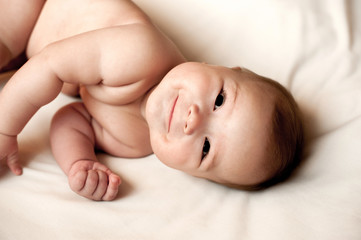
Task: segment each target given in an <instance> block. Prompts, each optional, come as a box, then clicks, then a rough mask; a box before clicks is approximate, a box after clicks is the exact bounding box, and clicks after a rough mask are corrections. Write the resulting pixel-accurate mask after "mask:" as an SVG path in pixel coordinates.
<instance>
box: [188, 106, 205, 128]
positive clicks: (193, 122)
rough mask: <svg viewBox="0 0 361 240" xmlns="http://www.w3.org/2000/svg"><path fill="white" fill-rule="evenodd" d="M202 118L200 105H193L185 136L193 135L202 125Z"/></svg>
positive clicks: (190, 109) (190, 108)
mask: <svg viewBox="0 0 361 240" xmlns="http://www.w3.org/2000/svg"><path fill="white" fill-rule="evenodd" d="M201 122H202V117H201V114H200V110H199V107H198V105H196V104H192V105H191V106H190V107H189V108H188V117H187V121H186V123H185V126H184V133H185V134H192V133H193V132H194V131H195V130H196V129H197V128H198V127H199V125H200V124H201Z"/></svg>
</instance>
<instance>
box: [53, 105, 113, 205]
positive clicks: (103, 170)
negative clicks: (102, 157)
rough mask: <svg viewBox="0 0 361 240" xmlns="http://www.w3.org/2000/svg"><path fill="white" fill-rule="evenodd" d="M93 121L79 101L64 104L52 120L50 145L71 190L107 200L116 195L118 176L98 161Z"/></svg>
mask: <svg viewBox="0 0 361 240" xmlns="http://www.w3.org/2000/svg"><path fill="white" fill-rule="evenodd" d="M92 121H94V120H92V118H91V116H90V114H89V113H88V111H87V110H86V108H85V107H84V105H83V104H82V103H79V102H78V103H72V104H70V105H67V106H65V107H63V108H62V109H60V110H59V111H58V112H57V113H56V115H55V116H54V118H53V121H52V124H51V128H50V141H51V147H52V150H53V154H54V157H55V159H56V161H57V162H58V164H59V166H60V167H61V168H62V169H63V171H64V172H65V174H66V175H67V176H68V180H69V185H70V188H71V189H72V190H73V191H74V192H76V193H78V194H79V195H81V196H83V197H86V198H89V199H92V200H98V201H99V200H105V201H109V200H113V199H114V198H115V197H116V196H117V193H118V187H119V184H120V178H119V176H117V175H116V174H114V173H113V172H112V171H111V170H110V169H109V168H107V167H106V166H105V165H103V164H101V163H99V162H98V161H97V158H96V155H95V153H94V146H95V135H94V131H93V128H92Z"/></svg>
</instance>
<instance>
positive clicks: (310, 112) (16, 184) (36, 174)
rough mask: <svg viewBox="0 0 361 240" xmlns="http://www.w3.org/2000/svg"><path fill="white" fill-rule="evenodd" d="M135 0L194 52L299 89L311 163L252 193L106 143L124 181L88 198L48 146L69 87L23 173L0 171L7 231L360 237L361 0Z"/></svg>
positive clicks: (25, 153) (33, 139)
mask: <svg viewBox="0 0 361 240" xmlns="http://www.w3.org/2000/svg"><path fill="white" fill-rule="evenodd" d="M135 2H136V3H137V4H138V5H139V6H140V7H141V8H143V9H144V10H145V11H146V12H147V13H148V14H149V15H150V17H151V18H152V19H153V20H154V22H155V23H156V24H158V26H159V27H160V28H161V29H162V30H163V31H164V32H165V33H166V34H168V35H169V37H170V38H171V39H172V40H174V41H175V43H176V44H177V45H178V46H179V47H180V49H181V50H182V51H183V52H184V54H185V56H186V57H187V58H188V59H189V60H191V61H204V62H208V63H212V64H220V65H226V66H238V65H241V66H244V67H247V68H249V69H251V70H253V71H255V72H257V73H259V74H262V75H265V76H267V77H270V78H273V79H277V80H278V81H279V82H280V83H282V84H283V85H285V86H286V87H287V88H288V89H290V91H291V92H292V93H293V94H294V96H295V98H296V100H297V101H298V102H299V105H300V107H301V109H302V111H303V112H304V114H305V118H306V123H307V145H306V156H305V158H304V161H303V163H302V164H301V166H300V167H299V168H298V169H297V171H296V172H295V173H294V174H293V175H292V177H291V178H290V179H289V180H288V181H287V182H285V183H282V184H279V185H277V186H274V187H272V188H270V189H267V190H264V191H260V192H252V193H249V192H244V191H239V190H233V189H229V188H226V187H223V186H220V185H217V184H214V183H211V182H208V181H206V180H203V179H198V178H194V177H191V176H189V175H186V174H184V173H182V172H179V171H176V170H173V169H170V168H168V167H166V166H164V165H162V164H161V163H160V162H159V161H158V160H157V158H156V157H155V156H154V155H151V156H149V157H146V158H142V159H135V160H134V159H132V160H131V159H119V158H115V157H111V156H108V155H106V154H100V155H99V158H100V160H101V161H104V162H105V163H106V164H108V166H109V167H111V168H112V169H113V170H114V171H115V172H116V173H118V174H119V175H120V176H121V177H122V179H123V180H124V181H123V184H122V186H121V188H120V195H119V197H118V198H117V199H116V200H115V201H112V202H94V201H90V200H87V199H85V198H82V197H80V196H78V195H76V194H75V193H73V192H72V191H71V190H70V189H69V187H68V183H67V178H66V177H65V175H64V174H63V173H62V171H61V170H60V168H59V167H58V166H57V164H56V163H55V161H54V158H53V156H52V154H51V151H50V147H49V140H48V137H49V136H48V135H49V130H48V128H49V123H50V119H51V117H52V115H53V113H54V112H55V111H56V110H57V109H58V108H59V107H60V106H62V105H64V104H66V103H69V102H71V101H74V99H71V98H68V97H65V96H63V95H60V96H59V97H58V98H57V99H56V100H55V101H54V102H52V103H51V104H49V105H47V106H45V107H44V108H42V109H41V110H40V111H39V112H38V113H37V114H36V115H35V116H34V118H33V119H32V120H31V121H30V123H29V124H28V125H27V126H26V128H25V129H24V131H23V132H22V133H21V135H20V136H19V144H20V151H21V159H22V162H23V164H24V166H25V168H24V174H23V176H21V177H16V176H14V175H12V174H11V173H10V172H9V171H7V170H5V169H3V168H2V169H1V171H0V239H2V240H8V239H9V240H10V239H11V240H14V239H27V240H31V239H37V240H39V239H67V240H68V239H76V240H79V239H86V240H91V239H125V240H128V239H129V240H131V239H136V240H138V239H179V240H185V239H187V240H188V239H197V240H199V239H217V240H219V239H259V240H264V239H268V240H269V239H271V240H272V239H275V240H280V239H287V240H288V239H296V240H297V239H327V240H329V239H335V240H341V239H342V240H343V239H347V240H359V239H361V1H357V0H354V1H347V0H344V1H342V0H318V1H315V0H294V1H287V0H222V1H215V0H182V1H169V0H152V1H149V0H136V1H135ZM8 77H9V75H7V74H2V75H1V78H2V79H6V78H8ZM0 82H1V83H2V84H4V81H0ZM0 117H1V109H0Z"/></svg>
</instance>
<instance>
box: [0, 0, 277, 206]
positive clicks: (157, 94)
mask: <svg viewBox="0 0 361 240" xmlns="http://www.w3.org/2000/svg"><path fill="white" fill-rule="evenodd" d="M0 3H1V2H0ZM3 4H4V3H3ZM38 4H39V5H38V8H39V9H42V10H41V12H40V16H39V17H38V21H37V22H36V25H35V27H34V29H31V26H30V25H31V24H29V26H27V27H26V29H27V32H29V29H30V32H31V35H30V38H29V39H26V42H28V45H27V48H26V52H27V55H28V56H29V57H30V59H29V61H28V62H27V63H26V64H25V65H24V66H23V67H21V68H20V69H19V71H17V72H16V73H15V74H14V76H13V77H12V78H11V79H10V80H9V82H8V83H7V84H6V86H5V87H4V89H3V90H2V92H1V93H0V109H1V116H2V117H1V118H0V161H3V162H6V163H7V165H8V167H9V168H10V170H11V171H12V172H13V173H15V174H16V175H21V174H22V167H21V164H20V161H19V157H18V145H17V135H18V134H19V133H20V132H21V131H22V129H23V128H24V126H25V125H26V123H27V122H28V121H29V119H30V118H31V117H32V116H33V115H34V114H35V113H36V112H37V110H38V109H39V108H40V107H42V106H43V105H45V104H47V103H49V102H51V101H52V100H53V99H54V98H55V97H56V96H57V95H58V94H59V93H60V92H61V90H62V89H63V90H65V91H66V92H68V93H74V92H75V93H77V92H78V86H79V94H80V97H81V99H82V102H78V103H72V104H70V105H67V106H65V107H63V108H62V109H60V110H59V111H58V112H57V113H56V115H55V116H54V118H53V120H52V125H51V129H50V140H51V146H52V150H53V153H54V157H55V159H56V161H57V162H58V164H59V166H60V167H61V168H62V170H63V171H64V172H65V174H66V175H67V176H68V180H69V185H70V187H71V189H72V190H73V191H74V192H76V193H78V194H79V195H81V196H84V197H86V198H89V199H93V200H113V199H114V198H115V197H116V196H117V193H118V189H119V185H120V183H121V179H120V177H119V176H118V175H117V174H116V173H114V172H112V171H111V170H110V169H109V168H108V167H107V166H105V165H104V164H102V163H100V162H99V161H98V159H97V157H96V154H95V151H94V149H101V150H103V151H105V152H107V153H109V154H111V155H114V156H118V157H127V158H133V157H142V156H146V155H149V154H151V153H153V151H154V153H155V154H156V155H157V156H158V158H159V159H160V160H161V161H162V162H163V163H165V164H166V165H168V166H170V167H173V168H176V169H179V170H181V171H184V172H187V173H189V174H191V175H194V176H197V177H202V178H206V179H210V180H213V181H216V182H221V183H234V184H254V183H257V182H259V181H262V180H264V179H265V178H268V177H269V175H270V173H271V172H270V171H268V170H267V171H266V169H268V168H267V167H264V166H266V165H267V164H266V162H265V161H266V160H267V152H266V149H267V146H268V135H269V130H268V129H270V122H271V115H272V111H273V106H274V101H273V100H274V96H273V95H272V91H268V90H269V89H268V88H267V87H265V85H264V84H260V81H258V80H257V81H256V80H254V79H256V78H257V76H256V75H255V74H253V73H250V72H246V71H235V70H234V69H231V68H226V67H217V66H211V65H207V64H201V63H185V62H186V60H185V58H184V57H183V56H182V54H181V53H180V52H179V50H178V49H177V47H176V46H175V45H174V44H173V43H172V42H171V41H170V40H169V39H168V38H167V37H166V36H165V35H164V34H162V33H161V32H160V31H159V30H158V28H157V27H155V26H154V25H153V24H152V22H151V21H150V19H149V18H148V17H147V16H146V15H145V14H144V12H142V11H141V10H140V9H139V8H138V7H137V6H136V5H134V4H133V3H132V2H131V1H129V0H78V1H72V0H48V1H46V3H45V5H44V6H43V2H41V1H39V3H38ZM8 14H9V12H8ZM37 14H39V13H34V15H32V18H31V19H33V18H34V16H35V17H36V16H37ZM36 18H37V17H36ZM0 34H1V32H0ZM28 40H29V41H28ZM240 143H241V144H240ZM235 150H236V151H235Z"/></svg>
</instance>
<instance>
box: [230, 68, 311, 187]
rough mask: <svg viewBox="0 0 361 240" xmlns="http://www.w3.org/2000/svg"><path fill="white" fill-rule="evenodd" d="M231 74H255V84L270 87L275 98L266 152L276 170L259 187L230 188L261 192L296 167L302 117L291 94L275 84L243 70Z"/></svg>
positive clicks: (283, 178)
mask: <svg viewBox="0 0 361 240" xmlns="http://www.w3.org/2000/svg"><path fill="white" fill-rule="evenodd" d="M234 70H236V71H246V72H249V73H251V74H252V75H253V74H254V75H253V76H254V80H256V81H260V82H261V83H264V84H266V86H269V87H270V89H271V91H273V93H274V95H275V98H274V101H275V106H274V112H273V115H272V127H271V131H270V132H271V133H270V139H269V140H270V141H269V142H270V148H269V150H268V155H269V156H270V158H269V159H267V161H273V162H274V166H272V167H274V168H276V169H277V170H276V171H275V173H274V174H273V175H271V177H270V178H268V179H266V180H265V181H262V182H260V183H257V184H254V185H242V186H234V185H231V186H230V187H235V188H239V189H243V190H248V191H255V190H261V189H264V188H268V187H270V186H272V185H275V184H277V183H279V182H282V181H284V180H286V179H287V178H288V177H289V176H290V175H291V173H292V172H293V170H294V169H295V168H296V167H297V166H298V165H299V163H300V161H301V158H302V152H303V145H304V128H303V120H302V115H301V112H300V110H299V108H298V105H297V103H296V101H295V99H294V98H293V96H292V95H291V93H290V92H289V91H288V90H287V89H286V88H285V87H284V86H282V85H281V84H280V83H278V82H277V81H274V80H272V79H269V78H266V77H263V76H260V75H257V74H255V73H253V72H251V71H249V70H247V69H244V68H242V69H241V68H234ZM252 78H253V77H252Z"/></svg>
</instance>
